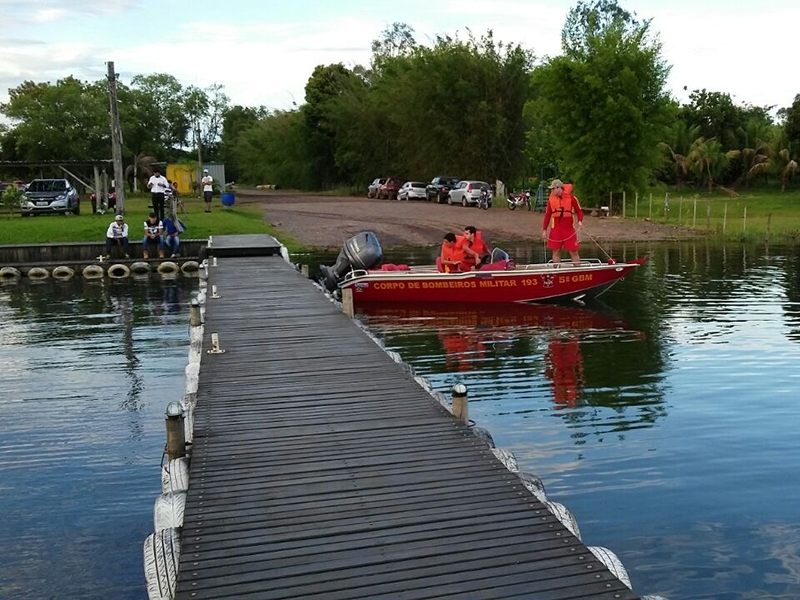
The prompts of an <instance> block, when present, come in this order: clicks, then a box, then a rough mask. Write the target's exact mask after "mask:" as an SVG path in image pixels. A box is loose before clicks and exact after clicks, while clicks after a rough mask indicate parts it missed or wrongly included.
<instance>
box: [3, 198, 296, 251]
mask: <svg viewBox="0 0 800 600" xmlns="http://www.w3.org/2000/svg"><path fill="white" fill-rule="evenodd" d="M183 201H184V204H185V205H186V210H187V211H188V212H187V213H186V214H184V213H179V214H178V216H179V218H180V219H181V221H183V222H184V224H185V225H186V232H185V233H183V234H182V237H183V238H184V239H205V238H208V236H210V235H226V234H248V233H266V234H269V235H272V236H274V237H276V238H278V239H280V241H281V242H282V243H283V244H284V245H286V246H287V247H288V248H289V250H290V251H291V252H298V251H301V250H303V249H304V247H303V246H301V245H300V244H299V243H297V242H296V241H295V240H293V239H292V238H291V237H290V236H289V235H287V234H286V233H285V232H282V231H280V230H278V229H276V228H274V227H271V226H270V225H268V224H267V223H266V222H265V221H264V209H263V207H262V206H261V205H259V204H234V206H233V207H232V208H230V209H227V208H224V207H222V206H221V205H220V203H219V199H218V198H215V199H214V205H213V212H211V213H206V212H203V211H204V208H205V205H204V203H203V201H202V200H201V199H200V198H192V197H184V198H183ZM149 204H150V196H149V195H147V196H144V195H141V194H139V195H134V196H132V197H131V196H127V195H126V197H125V221H126V222H127V223H128V227H129V228H130V234H129V237H130V239H131V241H134V240H137V239H139V238H140V237H141V236H142V235H143V234H142V226H143V223H144V221H145V219H146V218H147V215H148V214H149V212H150V208H149V206H148V205H149ZM81 211H82V212H81V214H80V215H78V216H75V215H71V214H70V215H39V216H30V217H22V216H21V215H20V214H19V211H18V210H17V211H15V212H9V210H8V207H0V244H41V243H56V242H101V241H104V240H105V236H106V229H107V228H108V225H109V223H111V221H112V220H113V219H114V213H113V211H112V212H106V213H105V214H104V215H99V214H90V212H89V211H91V204H90V203H89V202H87V201H86V200H83V201H82V202H81Z"/></svg>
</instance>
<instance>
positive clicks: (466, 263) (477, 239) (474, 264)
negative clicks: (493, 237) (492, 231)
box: [459, 225, 489, 271]
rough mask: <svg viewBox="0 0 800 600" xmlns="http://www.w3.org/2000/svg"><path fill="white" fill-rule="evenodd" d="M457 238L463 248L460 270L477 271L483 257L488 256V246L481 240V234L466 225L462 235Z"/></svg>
mask: <svg viewBox="0 0 800 600" xmlns="http://www.w3.org/2000/svg"><path fill="white" fill-rule="evenodd" d="M459 237H460V239H461V244H462V245H463V246H464V247H465V251H464V260H463V261H462V263H461V270H462V271H469V270H471V269H477V268H478V267H480V266H481V264H482V262H483V257H484V256H486V255H488V254H489V246H487V245H486V242H485V241H484V239H483V232H481V231H478V230H477V229H475V227H473V226H472V225H467V226H466V227H464V234H463V235H461V236H459ZM470 251H471V252H470Z"/></svg>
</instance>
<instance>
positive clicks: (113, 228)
mask: <svg viewBox="0 0 800 600" xmlns="http://www.w3.org/2000/svg"><path fill="white" fill-rule="evenodd" d="M106 237H110V238H124V237H128V224H127V223H123V224H122V225H121V226H120V224H119V223H117V222H116V221H113V222H112V223H111V225H109V226H108V231H106Z"/></svg>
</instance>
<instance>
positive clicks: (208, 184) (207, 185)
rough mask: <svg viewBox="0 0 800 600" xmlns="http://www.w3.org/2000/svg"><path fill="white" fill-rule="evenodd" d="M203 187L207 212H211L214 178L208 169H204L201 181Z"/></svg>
mask: <svg viewBox="0 0 800 600" xmlns="http://www.w3.org/2000/svg"><path fill="white" fill-rule="evenodd" d="M200 184H201V185H202V186H203V200H205V201H206V212H211V195H212V194H213V192H214V178H213V177H212V176H211V175H209V174H208V169H203V179H201V180H200Z"/></svg>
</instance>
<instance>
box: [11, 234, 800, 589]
mask: <svg viewBox="0 0 800 600" xmlns="http://www.w3.org/2000/svg"><path fill="white" fill-rule="evenodd" d="M509 250H510V251H511V253H512V254H513V255H515V256H516V257H517V258H518V261H521V260H522V259H524V258H525V256H526V255H531V256H533V257H534V258H537V259H538V258H541V257H540V256H539V255H538V254H537V253H540V252H541V250H540V249H536V248H510V249H509ZM606 250H609V251H610V252H611V253H612V254H613V255H614V256H615V257H616V258H618V259H619V258H623V257H627V258H632V257H633V256H634V255H641V254H645V253H649V254H650V257H651V258H650V261H649V262H648V264H647V265H646V266H645V267H643V268H641V269H639V270H638V272H636V273H635V275H634V276H632V277H630V278H629V279H628V280H626V281H624V282H623V283H622V284H620V285H618V286H617V287H615V288H614V289H612V290H611V291H610V292H609V293H608V294H606V295H605V296H604V297H603V303H602V304H598V303H594V304H591V305H588V306H585V307H564V306H530V307H517V308H508V307H507V308H495V309H487V308H481V309H476V308H475V307H470V306H466V305H456V304H454V305H453V306H448V307H443V308H435V307H431V306H408V305H405V306H389V307H380V308H373V309H369V310H368V311H366V312H362V313H361V314H360V316H359V318H360V319H362V320H363V322H364V323H365V324H367V325H368V327H369V328H370V329H371V331H372V332H373V333H374V334H375V335H376V336H377V337H379V338H380V339H381V340H382V341H383V342H384V344H385V345H386V346H387V348H389V349H391V350H394V351H397V352H398V353H399V354H400V355H401V356H402V357H403V359H404V360H405V361H406V362H408V363H410V364H411V365H413V366H414V367H415V369H416V370H417V372H418V373H419V374H421V375H423V376H425V377H427V378H428V379H429V380H430V381H431V382H432V384H433V385H434V387H435V388H436V389H438V390H440V391H442V392H444V393H448V392H449V389H450V387H451V386H452V385H453V384H455V383H457V382H463V383H465V384H466V385H467V386H468V388H469V391H470V413H471V416H472V418H473V419H475V420H476V421H477V423H478V424H479V425H481V426H483V427H486V428H488V429H489V430H490V431H491V433H492V434H493V436H494V438H495V441H496V442H497V445H498V446H502V447H505V448H508V449H510V450H512V451H513V452H514V454H515V455H516V457H517V459H518V460H519V462H520V465H521V468H522V470H525V471H529V472H532V473H535V474H537V475H539V476H540V477H541V478H542V480H543V481H544V483H545V487H546V490H547V494H548V497H549V498H550V499H551V500H555V501H559V502H562V503H563V504H565V505H566V506H567V508H569V509H570V511H571V512H572V513H573V514H574V515H575V517H576V519H577V521H578V524H579V526H580V529H581V534H582V537H583V540H584V542H586V543H587V544H588V545H597V546H606V547H608V548H609V549H611V550H613V551H614V552H615V553H616V554H617V555H618V556H619V557H620V559H621V560H622V562H623V564H624V565H625V567H626V568H627V570H628V572H629V574H630V576H631V579H632V581H633V584H634V587H635V589H636V591H637V592H639V593H642V594H661V595H663V596H666V597H668V598H669V599H670V600H679V599H687V598H713V599H718V600H752V599H756V598H758V599H762V598H763V599H766V598H770V599H772V598H776V599H785V600H788V599H790V598H791V599H793V600H794V599H797V598H800V466H799V464H800V461H799V459H800V436H799V435H798V425H799V424H800V404H798V402H797V399H798V392H797V386H798V383H799V382H800V250H797V249H775V248H770V249H769V251H766V250H765V249H764V248H763V247H761V248H758V249H750V248H744V247H741V246H724V247H723V246H705V245H703V244H681V245H647V244H640V245H638V246H634V245H626V246H622V245H615V246H612V247H610V248H609V247H606ZM584 254H585V255H587V256H589V255H591V254H592V252H591V251H590V250H588V249H587V250H586V251H585V252H584ZM387 258H388V259H389V260H392V261H394V262H411V261H419V260H424V261H427V260H428V259H429V258H430V251H428V250H424V251H419V250H409V251H408V252H398V253H393V254H390V255H388V256H387ZM295 259H296V260H299V262H308V263H311V264H312V266H313V265H314V264H316V263H317V262H319V261H320V260H321V261H324V262H326V263H330V261H331V257H330V256H311V257H295ZM194 285H195V283H194V282H187V281H181V280H178V282H173V283H161V282H158V281H154V282H153V283H151V285H149V286H143V285H139V284H133V283H132V282H125V283H114V284H112V283H109V282H104V283H90V282H83V281H82V280H75V281H74V282H71V283H68V284H63V283H56V282H50V283H45V284H32V283H30V282H28V283H18V284H4V285H0V369H2V377H0V420H1V422H2V429H1V430H0V431H1V432H2V433H1V434H0V486H2V494H0V514H2V515H3V516H2V527H0V597H1V598H4V599H5V598H7V599H14V600H17V599H22V598H25V599H28V598H98V599H99V598H116V599H127V598H131V599H133V598H136V599H143V598H146V591H145V584H144V575H143V572H142V565H141V561H142V558H141V554H142V551H141V545H142V542H143V540H144V538H145V536H146V535H148V534H149V533H150V532H151V531H152V528H153V523H152V509H153V502H154V501H155V498H156V496H157V495H158V494H159V492H160V479H159V464H160V460H161V452H162V449H163V446H164V415H163V413H164V408H165V406H166V404H167V402H169V401H170V400H174V399H177V398H179V397H180V395H181V394H182V393H183V369H184V367H185V365H186V361H187V358H186V356H187V351H188V334H187V326H188V308H187V300H188V294H189V291H190V290H191V289H192V288H193V287H194Z"/></svg>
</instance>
